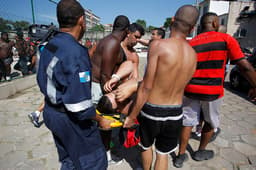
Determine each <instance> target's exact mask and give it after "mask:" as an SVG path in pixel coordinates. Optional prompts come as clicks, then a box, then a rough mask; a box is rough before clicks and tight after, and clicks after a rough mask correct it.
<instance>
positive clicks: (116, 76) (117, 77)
mask: <svg viewBox="0 0 256 170" xmlns="http://www.w3.org/2000/svg"><path fill="white" fill-rule="evenodd" d="M111 78H116V79H117V80H118V81H120V80H121V78H120V76H119V75H117V74H113V75H112V76H111Z"/></svg>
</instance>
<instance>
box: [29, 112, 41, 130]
mask: <svg viewBox="0 0 256 170" xmlns="http://www.w3.org/2000/svg"><path fill="white" fill-rule="evenodd" d="M28 117H29V119H30V121H31V122H32V123H33V124H34V126H35V127H37V128H39V127H40V123H39V117H38V116H37V115H36V113H35V112H32V113H30V114H28Z"/></svg>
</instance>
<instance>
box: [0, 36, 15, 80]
mask: <svg viewBox="0 0 256 170" xmlns="http://www.w3.org/2000/svg"><path fill="white" fill-rule="evenodd" d="M13 46H14V42H13V41H10V40H9V37H8V33H7V32H2V33H1V38H0V65H1V66H0V68H1V70H0V81H1V79H2V77H4V79H6V80H10V79H11V76H10V74H11V63H12V61H13V59H12V47H13Z"/></svg>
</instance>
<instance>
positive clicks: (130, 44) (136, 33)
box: [104, 23, 145, 92]
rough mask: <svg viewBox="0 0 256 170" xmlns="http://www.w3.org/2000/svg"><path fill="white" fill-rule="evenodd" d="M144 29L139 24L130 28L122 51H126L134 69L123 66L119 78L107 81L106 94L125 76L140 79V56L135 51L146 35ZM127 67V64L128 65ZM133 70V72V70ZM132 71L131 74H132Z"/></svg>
mask: <svg viewBox="0 0 256 170" xmlns="http://www.w3.org/2000/svg"><path fill="white" fill-rule="evenodd" d="M144 33H145V30H144V28H143V27H142V26H141V25H139V24H137V23H133V24H131V25H130V26H129V28H128V34H127V36H126V38H125V39H124V41H122V42H121V46H122V50H123V51H124V53H125V55H126V58H127V60H128V61H131V62H132V68H128V67H127V66H125V67H124V66H123V65H124V64H122V65H121V66H120V68H119V69H118V71H117V72H116V73H115V75H116V76H117V77H118V78H117V77H115V76H114V77H112V78H111V79H110V80H109V81H107V82H106V83H105V85H104V90H105V91H106V92H111V91H112V88H113V87H116V86H117V85H118V82H119V78H120V79H124V76H127V77H126V78H128V79H135V80H137V79H138V78H139V73H138V72H139V71H138V66H139V56H138V54H137V52H136V50H135V49H134V46H135V45H136V44H137V41H138V40H139V39H140V38H141V37H142V36H143V35H144ZM126 65H127V64H126ZM121 67H122V68H121ZM131 69H132V70H131ZM130 71H131V72H130Z"/></svg>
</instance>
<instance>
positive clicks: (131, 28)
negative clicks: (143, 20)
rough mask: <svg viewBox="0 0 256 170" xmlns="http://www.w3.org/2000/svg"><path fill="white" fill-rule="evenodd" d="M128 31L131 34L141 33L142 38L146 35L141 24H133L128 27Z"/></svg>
mask: <svg viewBox="0 0 256 170" xmlns="http://www.w3.org/2000/svg"><path fill="white" fill-rule="evenodd" d="M128 30H129V31H130V32H136V31H139V32H140V35H141V36H143V35H144V34H145V30H144V28H143V27H142V26H141V25H140V24H137V23H132V24H131V25H130V26H129V27H128Z"/></svg>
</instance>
